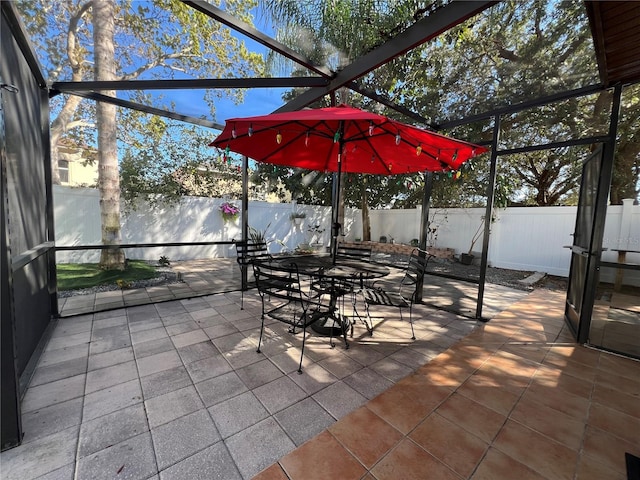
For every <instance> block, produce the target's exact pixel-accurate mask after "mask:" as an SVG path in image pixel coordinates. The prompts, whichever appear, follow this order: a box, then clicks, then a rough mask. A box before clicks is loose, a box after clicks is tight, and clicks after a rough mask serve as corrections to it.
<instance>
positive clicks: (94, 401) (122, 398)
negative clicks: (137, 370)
mask: <svg viewBox="0 0 640 480" xmlns="http://www.w3.org/2000/svg"><path fill="white" fill-rule="evenodd" d="M141 402H142V390H141V389H140V381H139V380H138V379H135V380H131V381H129V382H125V383H120V384H118V385H114V386H113V387H109V388H105V389H104V390H98V391H97V392H93V393H90V394H88V395H85V397H84V407H83V413H82V421H83V422H85V421H88V420H92V419H94V418H98V417H100V416H102V415H106V414H108V413H111V412H115V411H116V410H120V409H121V408H124V407H129V406H131V405H135V404H136V403H141Z"/></svg>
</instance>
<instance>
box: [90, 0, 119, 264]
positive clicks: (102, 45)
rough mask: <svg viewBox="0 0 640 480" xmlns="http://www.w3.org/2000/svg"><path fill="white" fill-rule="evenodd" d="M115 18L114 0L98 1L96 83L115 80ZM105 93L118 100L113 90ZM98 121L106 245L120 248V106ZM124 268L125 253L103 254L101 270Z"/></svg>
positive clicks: (104, 109)
mask: <svg viewBox="0 0 640 480" xmlns="http://www.w3.org/2000/svg"><path fill="white" fill-rule="evenodd" d="M114 15H115V5H114V2H113V0H94V2H93V41H94V49H95V50H94V56H95V79H96V80H114V79H115V52H114V44H113V36H114V29H115V23H114ZM101 93H102V94H104V95H109V96H112V97H115V92H114V91H113V90H107V91H102V92H101ZM96 121H97V126H98V188H99V190H100V215H101V220H102V244H103V245H117V244H119V243H120V177H119V174H118V146H117V143H116V138H117V136H116V106H115V105H111V104H106V103H101V102H97V105H96ZM124 266H125V265H124V253H123V251H122V250H121V249H108V250H102V254H101V256H100V267H101V268H104V269H107V270H124Z"/></svg>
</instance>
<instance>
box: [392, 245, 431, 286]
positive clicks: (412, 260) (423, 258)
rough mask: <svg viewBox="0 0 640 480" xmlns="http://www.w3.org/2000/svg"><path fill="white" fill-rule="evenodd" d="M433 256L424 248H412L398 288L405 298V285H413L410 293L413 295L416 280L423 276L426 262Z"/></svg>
mask: <svg viewBox="0 0 640 480" xmlns="http://www.w3.org/2000/svg"><path fill="white" fill-rule="evenodd" d="M432 257H433V255H431V254H430V253H429V252H427V251H426V250H420V249H419V248H414V249H413V251H412V252H411V256H410V257H409V263H408V265H407V268H406V270H405V272H404V278H403V279H402V282H400V289H401V290H404V293H405V294H403V296H405V298H406V293H407V291H406V288H405V287H409V289H410V287H413V291H412V292H411V295H415V291H416V287H417V284H418V281H419V280H421V279H422V278H423V277H424V274H425V272H426V271H427V264H428V263H429V260H430V259H431V258H432Z"/></svg>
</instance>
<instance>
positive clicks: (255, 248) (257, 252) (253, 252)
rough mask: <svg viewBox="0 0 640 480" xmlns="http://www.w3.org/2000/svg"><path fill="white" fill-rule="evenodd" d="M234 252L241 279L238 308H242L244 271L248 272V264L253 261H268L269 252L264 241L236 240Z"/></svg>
mask: <svg viewBox="0 0 640 480" xmlns="http://www.w3.org/2000/svg"><path fill="white" fill-rule="evenodd" d="M236 254H237V256H236V260H237V262H238V265H240V273H241V275H242V279H243V280H242V287H241V289H240V310H244V291H245V290H246V289H247V287H248V285H247V284H245V283H244V278H245V272H248V267H249V265H251V264H252V263H253V262H255V261H270V260H271V254H270V253H269V250H268V248H267V243H266V242H237V243H236Z"/></svg>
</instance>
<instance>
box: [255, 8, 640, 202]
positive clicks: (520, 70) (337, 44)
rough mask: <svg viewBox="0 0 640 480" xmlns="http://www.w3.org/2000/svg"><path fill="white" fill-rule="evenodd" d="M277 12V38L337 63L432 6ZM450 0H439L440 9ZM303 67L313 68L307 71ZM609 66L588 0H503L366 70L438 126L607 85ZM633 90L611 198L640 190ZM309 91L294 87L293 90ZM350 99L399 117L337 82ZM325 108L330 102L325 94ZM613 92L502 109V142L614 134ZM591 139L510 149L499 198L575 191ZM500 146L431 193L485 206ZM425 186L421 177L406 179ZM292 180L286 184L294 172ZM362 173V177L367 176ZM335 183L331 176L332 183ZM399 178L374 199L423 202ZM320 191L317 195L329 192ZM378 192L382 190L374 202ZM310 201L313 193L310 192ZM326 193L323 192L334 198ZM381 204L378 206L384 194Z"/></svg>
mask: <svg viewBox="0 0 640 480" xmlns="http://www.w3.org/2000/svg"><path fill="white" fill-rule="evenodd" d="M267 5H268V7H269V9H270V10H269V11H270V12H271V13H272V14H273V16H274V17H275V18H276V19H278V21H280V22H284V24H285V27H283V28H282V29H279V30H278V38H279V39H281V40H282V41H284V42H285V43H286V44H288V45H290V46H292V47H294V48H296V49H299V50H300V49H303V51H304V52H305V53H306V54H307V55H309V56H310V58H312V59H314V60H315V61H316V62H318V63H320V64H324V65H328V66H330V67H331V68H333V69H334V70H337V69H339V68H340V66H341V65H343V64H345V63H346V62H347V61H349V60H353V59H355V58H357V57H358V56H360V55H363V54H365V53H366V52H367V51H369V50H371V49H372V48H374V47H375V46H377V45H380V44H382V43H383V42H384V41H386V40H388V39H389V38H390V36H391V35H393V34H395V33H398V32H400V31H402V30H403V29H404V28H406V27H407V26H409V25H411V24H413V23H414V22H415V21H416V20H419V19H421V18H423V16H425V15H426V14H428V11H427V10H426V9H422V8H421V7H422V6H423V5H422V4H421V3H420V2H413V1H409V2H385V3H384V8H381V7H380V2H376V1H374V0H370V1H366V0H365V1H363V2H356V3H354V2H346V1H338V2H321V1H320V0H302V1H298V0H296V1H294V0H289V1H279V0H278V1H276V0H272V1H269V2H267ZM438 6H439V3H437V2H436V3H434V4H433V8H437V7H438ZM294 74H300V75H307V74H308V73H307V72H305V71H303V70H301V69H298V70H294ZM598 81H599V79H598V69H597V65H596V61H595V55H594V50H593V41H592V38H591V33H590V29H589V25H588V19H587V16H586V12H585V8H584V4H583V3H581V2H559V1H552V2H549V1H542V0H536V1H533V2H525V3H523V2H518V1H514V0H511V1H504V2H499V3H497V4H496V5H494V6H492V7H491V8H489V9H488V10H486V11H485V12H483V13H482V14H480V15H478V16H476V17H474V18H471V19H469V20H468V21H466V22H463V23H462V24H460V25H459V26H457V27H455V28H453V29H451V30H450V31H448V32H446V33H445V34H443V35H441V36H440V37H439V38H438V39H437V40H435V41H431V42H428V43H426V44H424V45H422V46H419V47H417V48H415V49H413V50H411V51H409V52H407V54H405V55H403V56H401V57H398V58H396V59H394V60H393V61H391V62H389V63H388V64H386V65H383V66H381V67H379V68H377V69H376V70H375V71H374V72H372V73H371V74H368V75H365V76H363V77H362V78H361V79H359V82H360V86H361V88H367V89H369V90H372V91H375V92H376V93H379V94H382V95H383V96H386V97H387V98H390V99H401V104H402V105H403V106H404V107H406V108H408V109H410V110H412V111H415V112H419V113H421V114H422V115H423V116H425V117H427V118H428V119H431V123H432V124H436V125H437V124H438V123H441V122H443V121H445V120H448V119H458V118H462V117H466V116H469V115H474V114H477V113H481V112H485V111H490V110H492V109H495V108H497V107H500V106H504V105H511V104H515V103H518V102H521V101H525V100H531V99H534V98H539V97H542V96H546V95H550V94H553V93H556V92H561V91H566V90H570V89H574V88H579V87H582V86H585V85H590V84H594V83H598ZM626 90H627V92H626V95H625V96H624V98H623V105H622V116H621V119H622V121H621V124H620V127H619V133H620V135H619V137H620V142H619V144H618V148H617V151H616V167H615V168H616V172H615V174H614V180H613V184H612V189H611V200H612V202H615V203H619V201H620V199H621V198H625V197H630V198H637V195H638V183H639V182H638V180H639V178H640V147H639V145H640V138H639V137H640V128H639V127H640V121H639V119H640V106H639V105H638V88H637V86H636V88H633V87H632V88H627V89H626ZM298 93H300V92H299V91H295V90H293V91H291V92H290V93H289V94H288V95H286V96H285V100H287V99H291V98H293V97H294V96H295V95H296V94H298ZM337 96H338V99H339V101H346V102H348V103H350V104H352V105H354V106H360V107H361V108H365V109H368V110H372V111H381V112H382V113H384V114H387V115H389V116H392V117H393V118H397V119H399V120H403V121H406V119H403V118H399V114H398V113H397V112H394V111H390V110H386V109H384V108H382V109H381V108H380V105H378V104H376V103H375V102H373V101H372V100H370V99H367V98H362V97H361V96H360V95H358V94H346V93H345V92H343V91H342V90H340V91H338V92H337ZM314 106H321V105H320V104H319V103H318V104H317V105H314ZM609 112H610V94H609V93H602V94H599V95H597V96H589V97H584V98H579V99H572V100H568V101H565V102H559V103H557V104H554V105H552V106H544V107H539V108H535V109H530V110H527V111H524V112H521V113H519V114H518V115H514V116H511V117H507V116H504V117H503V118H502V130H501V132H500V138H501V145H500V147H501V148H515V147H518V146H527V145H539V144H545V143H550V142H558V141H562V140H567V139H577V138H581V137H585V136H590V135H599V134H603V133H606V131H607V128H608V127H607V122H608V115H609ZM446 133H448V134H451V135H453V136H455V137H457V138H463V139H469V140H470V141H474V142H480V141H489V140H491V136H492V125H491V123H490V122H487V121H483V122H478V123H477V124H473V125H467V126H463V127H459V128H457V129H456V130H455V131H452V132H446ZM584 157H585V149H579V148H572V149H564V150H561V149H556V150H551V151H542V152H533V153H528V154H518V155H511V156H509V157H501V158H500V159H499V162H498V178H497V185H496V204H497V205H499V206H506V205H507V204H522V205H530V204H536V205H553V204H571V203H574V202H575V200H576V192H577V184H578V182H577V179H578V177H579V173H580V166H581V162H582V161H583V160H584ZM488 160H489V156H488V155H485V156H483V157H481V158H478V159H476V160H474V161H473V164H474V166H475V168H474V171H464V172H463V176H462V177H461V178H459V179H455V180H451V179H444V178H441V179H440V180H439V181H436V182H434V192H433V195H432V199H433V200H434V201H435V202H436V204H437V205H439V206H480V205H483V204H485V203H486V187H487V185H488V180H489V162H488ZM405 180H406V182H405V186H406V185H408V184H409V183H408V182H409V181H411V183H412V184H415V185H422V184H423V180H422V178H421V177H420V176H414V177H413V178H411V179H409V178H406V179H405ZM285 183H286V182H285ZM361 183H362V182H357V184H358V185H359V184H361ZM324 184H325V185H326V182H324ZM397 187H398V184H397V181H396V180H395V179H384V178H380V177H377V178H373V177H371V178H369V179H368V181H367V186H366V188H367V190H368V191H370V194H369V195H368V196H367V198H368V199H369V200H370V201H372V202H374V203H375V202H379V203H382V204H384V205H392V206H394V207H400V208H409V207H411V206H415V205H417V204H419V203H420V202H421V198H422V192H421V191H420V190H419V189H413V190H412V189H411V188H407V187H401V186H400V187H399V188H397ZM346 191H347V194H346V195H345V202H346V204H347V205H355V204H357V203H358V198H362V193H361V192H360V193H359V192H358V191H357V189H356V188H354V189H350V188H349V187H347V188H346ZM328 192H330V190H329V189H326V190H324V191H323V192H322V194H320V193H318V192H317V191H316V192H315V194H314V197H315V200H317V201H319V200H320V199H324V198H326V197H328V196H329V195H328ZM372 199H373V200H372ZM305 200H307V201H308V200H314V198H307V199H305ZM323 201H324V200H323ZM371 206H372V207H375V206H376V205H374V204H373V203H372V204H371Z"/></svg>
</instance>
